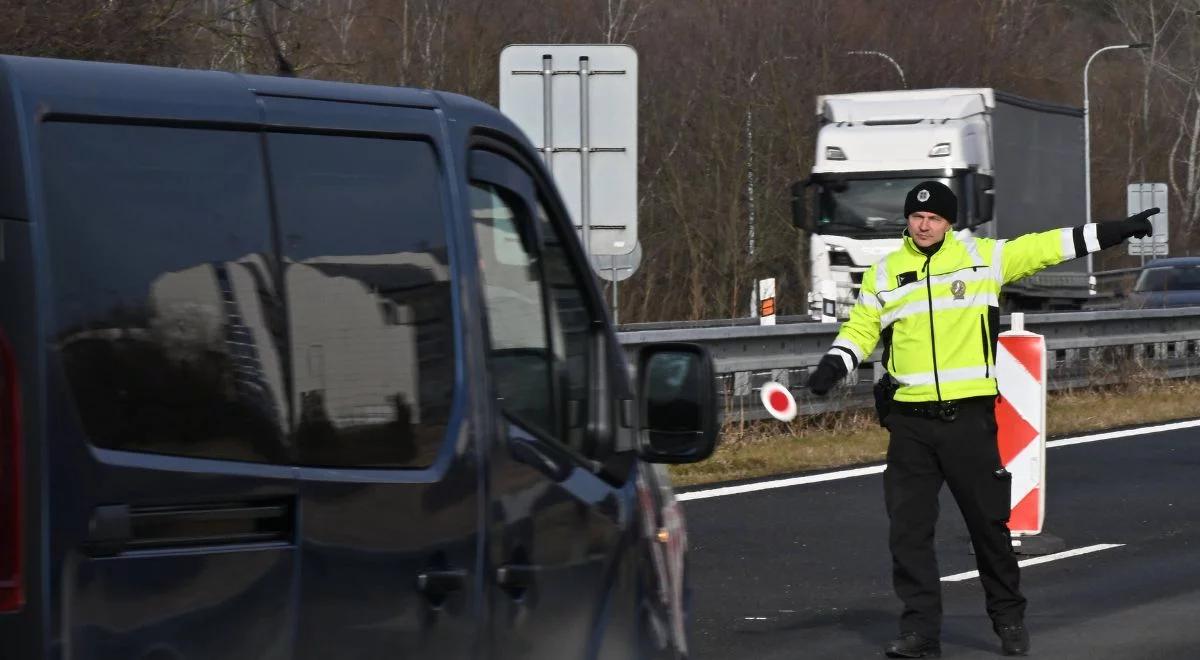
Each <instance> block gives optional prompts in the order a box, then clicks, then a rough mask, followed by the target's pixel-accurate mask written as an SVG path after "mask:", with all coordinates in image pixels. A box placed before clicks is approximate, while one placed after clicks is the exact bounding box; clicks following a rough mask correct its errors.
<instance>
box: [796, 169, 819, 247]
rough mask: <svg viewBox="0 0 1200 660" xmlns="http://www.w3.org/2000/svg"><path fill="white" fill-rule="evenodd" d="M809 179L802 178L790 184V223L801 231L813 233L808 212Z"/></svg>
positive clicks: (811, 221) (809, 205)
mask: <svg viewBox="0 0 1200 660" xmlns="http://www.w3.org/2000/svg"><path fill="white" fill-rule="evenodd" d="M811 184H812V180H811V179H804V180H802V181H797V182H795V183H793V184H792V225H793V226H794V227H796V229H799V230H801V231H806V232H808V233H810V234H811V233H813V232H814V231H815V228H814V227H813V217H812V215H811V214H810V213H809V212H808V210H809V208H810V207H811V206H812V205H811V204H810V203H809V194H808V187H809V186H810V185H811Z"/></svg>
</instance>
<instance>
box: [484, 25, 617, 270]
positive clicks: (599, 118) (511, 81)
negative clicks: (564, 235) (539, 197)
mask: <svg viewBox="0 0 1200 660" xmlns="http://www.w3.org/2000/svg"><path fill="white" fill-rule="evenodd" d="M637 80H638V59H637V52H636V51H634V49H633V48H631V47H629V46H624V45H611V44H610V45H582V44H580V45H561V44H559V45H550V46H538V45H512V46H508V47H506V48H505V49H504V50H503V52H501V53H500V111H501V112H503V113H504V114H505V115H507V116H508V117H509V119H512V120H513V121H514V122H515V123H516V124H517V126H519V127H520V128H521V130H523V131H525V135H526V136H528V137H529V140H530V142H532V143H533V144H534V146H536V147H537V148H538V149H539V150H540V151H541V153H542V158H543V159H544V161H545V162H546V165H547V166H548V168H549V169H550V171H551V172H552V173H553V175H554V182H555V183H556V184H557V185H558V189H559V192H560V193H561V194H562V196H563V199H564V200H565V201H566V204H567V208H568V209H569V210H570V212H571V217H572V218H573V219H574V222H575V226H576V228H578V230H579V232H580V240H581V241H582V242H583V244H584V245H585V246H586V247H587V249H588V251H589V252H590V253H591V254H593V255H626V254H629V253H630V252H631V251H633V248H634V246H635V245H636V243H637V162H638V154H637V98H638V95H637Z"/></svg>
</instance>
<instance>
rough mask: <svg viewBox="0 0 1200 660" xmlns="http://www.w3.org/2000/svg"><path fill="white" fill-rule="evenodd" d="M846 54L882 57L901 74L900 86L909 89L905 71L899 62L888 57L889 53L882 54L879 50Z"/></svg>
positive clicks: (848, 53) (855, 51)
mask: <svg viewBox="0 0 1200 660" xmlns="http://www.w3.org/2000/svg"><path fill="white" fill-rule="evenodd" d="M846 54H847V55H874V56H876V57H882V58H883V59H885V60H887V61H889V62H891V63H892V66H894V67H896V73H899V74H900V84H901V85H903V86H904V89H908V79H907V78H905V77H904V69H902V68H900V63H899V62H897V61H896V60H894V59H892V56H891V55H888V54H887V53H881V52H879V51H877V50H848V51H846Z"/></svg>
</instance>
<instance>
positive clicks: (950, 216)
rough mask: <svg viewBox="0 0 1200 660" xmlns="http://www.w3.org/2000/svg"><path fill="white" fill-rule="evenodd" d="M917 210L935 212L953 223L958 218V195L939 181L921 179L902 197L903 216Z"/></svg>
mask: <svg viewBox="0 0 1200 660" xmlns="http://www.w3.org/2000/svg"><path fill="white" fill-rule="evenodd" d="M918 211H925V212H927V213H936V214H938V215H940V216H942V217H943V218H945V219H947V220H949V221H950V222H952V223H953V222H954V221H956V220H958V197H956V196H955V195H954V191H953V190H950V188H949V187H947V186H946V184H944V183H941V182H940V181H922V182H921V183H918V184H917V185H916V187H915V188H913V189H912V190H910V191H908V196H907V197H905V198H904V217H906V218H907V217H908V216H910V215H912V214H914V213H916V212H918Z"/></svg>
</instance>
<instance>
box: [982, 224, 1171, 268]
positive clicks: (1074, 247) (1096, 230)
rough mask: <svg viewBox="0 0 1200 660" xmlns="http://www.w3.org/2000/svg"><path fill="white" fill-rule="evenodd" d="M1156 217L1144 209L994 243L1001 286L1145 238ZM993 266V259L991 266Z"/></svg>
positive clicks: (1151, 228)
mask: <svg viewBox="0 0 1200 660" xmlns="http://www.w3.org/2000/svg"><path fill="white" fill-rule="evenodd" d="M1156 213H1158V209H1157V208H1153V209H1147V210H1145V211H1142V212H1141V213H1138V214H1137V215H1132V216H1130V217H1128V218H1126V219H1125V220H1120V221H1117V222H1092V223H1088V224H1086V225H1080V226H1078V227H1064V228H1062V229H1051V230H1050V231H1043V232H1037V233H1033V234H1025V235H1024V236H1018V237H1017V238H1014V239H1012V240H1010V241H997V242H996V249H997V250H999V251H1000V253H1001V254H1000V257H1001V259H1000V261H1001V272H1002V273H1003V274H1004V283H1005V284H1007V283H1009V282H1013V281H1015V280H1019V279H1021V278H1022V277H1027V276H1029V275H1032V274H1034V273H1036V272H1038V271H1039V270H1042V269H1043V268H1048V267H1050V266H1053V265H1055V264H1059V263H1062V262H1064V261H1070V260H1071V259H1077V258H1079V257H1082V256H1084V255H1088V254H1092V253H1094V252H1099V251H1100V250H1104V249H1106V248H1110V247H1113V246H1114V245H1120V244H1121V243H1123V242H1125V240H1126V239H1128V238H1129V237H1131V236H1137V237H1139V238H1142V237H1145V236H1149V235H1150V234H1151V233H1153V231H1154V227H1153V226H1152V225H1151V224H1150V220H1149V218H1150V217H1151V216H1153V215H1155V214H1156ZM995 263H996V262H995V259H994V258H993V260H992V264H993V266H994V265H995Z"/></svg>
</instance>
